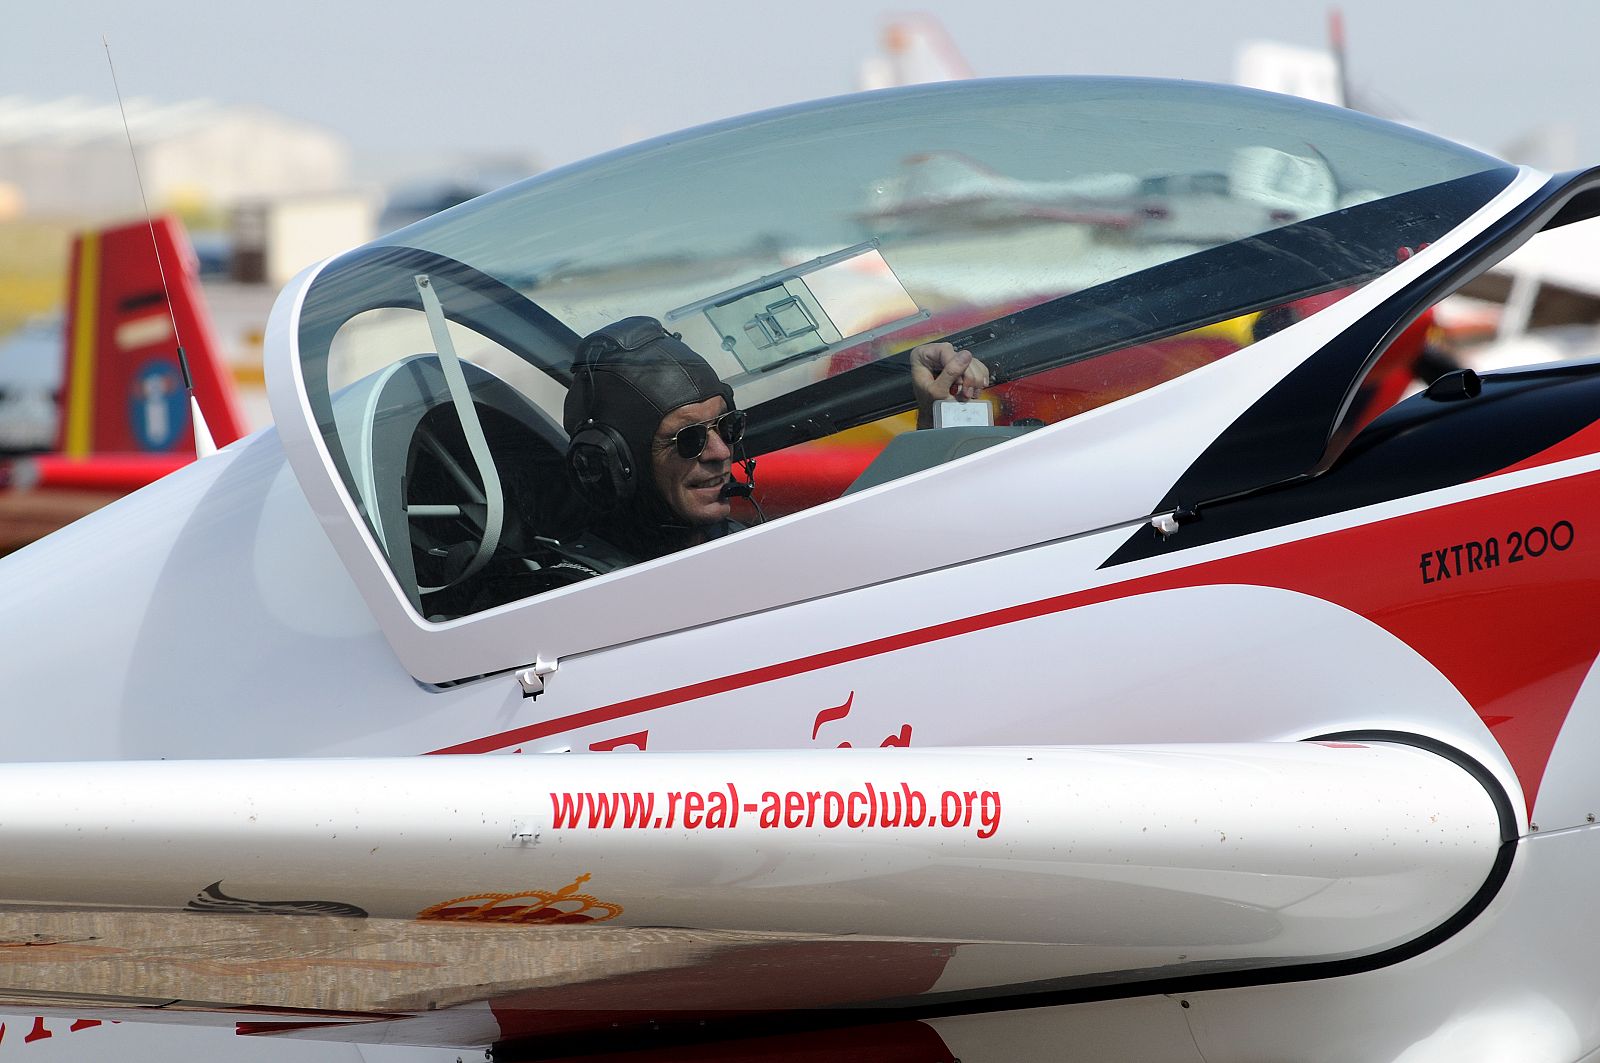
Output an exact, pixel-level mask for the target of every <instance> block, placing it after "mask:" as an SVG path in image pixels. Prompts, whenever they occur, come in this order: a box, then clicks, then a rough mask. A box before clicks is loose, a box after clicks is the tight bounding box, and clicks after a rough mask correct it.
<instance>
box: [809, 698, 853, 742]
mask: <svg viewBox="0 0 1600 1063" xmlns="http://www.w3.org/2000/svg"><path fill="white" fill-rule="evenodd" d="M855 700H856V692H855V691H854V690H852V691H850V696H849V697H847V698H845V699H844V704H843V705H835V706H833V707H832V708H831V709H823V710H822V711H821V712H819V713H817V718H816V720H815V722H813V723H812V724H811V740H812V741H813V742H815V741H816V740H817V732H818V731H820V730H822V725H823V724H825V723H833V722H834V721H835V720H842V719H844V718H845V717H846V716H848V715H850V703H851V702H853V701H855Z"/></svg>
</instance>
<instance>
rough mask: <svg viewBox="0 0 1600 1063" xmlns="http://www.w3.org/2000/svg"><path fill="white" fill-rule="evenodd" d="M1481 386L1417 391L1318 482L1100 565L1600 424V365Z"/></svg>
mask: <svg viewBox="0 0 1600 1063" xmlns="http://www.w3.org/2000/svg"><path fill="white" fill-rule="evenodd" d="M1597 353H1600V352H1597ZM1480 380H1481V384H1482V391H1481V392H1480V393H1479V394H1478V395H1477V396H1476V397H1473V398H1459V399H1454V400H1452V401H1444V402H1442V401H1439V400H1437V399H1431V398H1429V397H1428V396H1427V395H1426V394H1418V395H1413V396H1411V397H1410V398H1408V399H1406V400H1405V401H1404V402H1401V403H1398V404H1396V405H1395V406H1393V407H1392V408H1390V409H1389V410H1388V411H1386V412H1385V413H1383V414H1382V415H1381V416H1379V417H1378V419H1377V420H1375V421H1373V422H1372V424H1370V425H1368V426H1367V427H1366V429H1365V430H1364V431H1362V432H1361V434H1360V435H1358V436H1356V438H1355V440H1354V441H1353V442H1352V443H1351V444H1350V446H1349V448H1348V449H1346V450H1345V452H1344V454H1343V456H1342V457H1341V458H1340V459H1339V461H1338V463H1337V464H1335V465H1334V467H1333V468H1331V469H1329V470H1328V471H1327V472H1325V473H1323V474H1322V475H1321V476H1318V477H1316V478H1315V479H1309V480H1301V481H1297V482H1294V483H1290V484H1286V485H1283V486H1281V487H1279V488H1277V489H1275V490H1268V491H1262V492H1259V493H1256V494H1251V495H1245V496H1243V497H1241V498H1236V499H1234V500H1232V501H1228V502H1222V503H1218V504H1216V505H1212V506H1205V507H1202V508H1201V510H1200V519H1199V520H1198V521H1195V522H1194V523H1192V524H1188V525H1186V526H1185V527H1183V528H1182V529H1180V530H1179V531H1178V532H1177V533H1176V534H1175V535H1173V536H1172V537H1171V538H1167V539H1162V538H1160V537H1159V536H1158V535H1156V533H1155V532H1154V530H1152V529H1150V528H1148V527H1145V528H1141V529H1139V530H1138V531H1137V532H1135V533H1134V534H1133V535H1132V536H1131V537H1130V538H1129V539H1128V540H1127V541H1126V542H1125V543H1124V544H1123V545H1122V546H1121V547H1120V548H1118V550H1117V552H1116V553H1114V554H1112V555H1111V557H1110V559H1109V560H1107V561H1106V563H1105V565H1104V566H1103V567H1110V566H1113V565H1120V564H1124V563H1126V562H1129V561H1137V560H1141V559H1143V558H1146V557H1155V556H1159V555H1163V554H1170V553H1173V552H1175V551H1179V550H1187V549H1189V548H1190V547H1194V546H1203V545H1205V544H1207V543H1215V542H1221V541H1223V540H1225V539H1232V538H1234V537H1236V536H1240V535H1248V534H1249V533H1251V532H1257V531H1262V530H1265V529H1267V528H1278V527H1282V526H1284V525H1287V524H1295V523H1298V522H1300V521H1304V520H1310V519H1312V518H1314V517H1322V516H1326V515H1328V514H1330V513H1343V512H1345V511H1347V510H1352V509H1359V508H1361V507H1362V506H1370V505H1374V504H1376V503H1379V502H1388V501H1391V500H1393V499H1396V498H1404V497H1406V496H1407V495H1417V494H1422V493H1423V492H1425V491H1433V490H1437V489H1439V488H1443V487H1451V486H1454V485H1455V484H1461V483H1466V482H1467V481H1469V480H1476V479H1478V478H1480V477H1483V476H1488V475H1490V474H1491V473H1494V472H1497V471H1499V470H1500V469H1504V468H1506V467H1507V466H1510V465H1514V464H1516V463H1517V462H1519V461H1522V460H1523V459H1525V458H1529V457H1532V456H1533V455H1535V454H1538V453H1539V452H1540V451H1543V450H1546V449H1548V448H1549V447H1551V446H1554V445H1555V444H1557V443H1559V442H1561V441H1562V440H1563V439H1566V438H1567V437H1569V436H1571V435H1572V434H1573V433H1575V432H1578V431H1580V430H1582V429H1583V428H1586V427H1587V426H1588V425H1590V424H1591V423H1593V422H1594V421H1595V420H1596V418H1600V361H1594V362H1565V363H1560V364H1557V365H1552V366H1547V367H1542V368H1538V369H1529V370H1520V371H1518V372H1515V373H1498V374H1490V375H1486V376H1483V377H1481V378H1480Z"/></svg>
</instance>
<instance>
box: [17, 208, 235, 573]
mask: <svg viewBox="0 0 1600 1063" xmlns="http://www.w3.org/2000/svg"><path fill="white" fill-rule="evenodd" d="M64 321H65V322H66V324H65V325H62V324H61V323H60V322H57V321H55V320H53V319H44V320H41V321H38V322H34V323H32V324H30V325H28V326H25V327H24V328H23V329H22V330H21V331H20V333H19V334H18V335H17V336H14V337H12V339H11V340H9V341H8V343H7V344H6V346H5V347H3V348H0V380H3V381H4V383H3V385H0V428H3V431H4V435H3V436H0V553H4V552H6V551H8V550H13V549H16V548H17V547H19V546H22V545H23V544H25V543H29V542H32V541H33V540H35V539H37V538H39V537H40V536H42V535H45V534H47V533H49V532H52V531H55V530H56V529H57V528H60V527H62V526H63V525H65V524H67V523H69V522H71V521H73V520H76V519H78V518H79V517H81V516H83V515H84V514H86V513H90V512H93V511H94V510H96V509H99V508H100V507H101V506H104V505H105V504H106V503H108V502H110V501H112V500H113V499H116V498H120V497H122V496H123V495H125V494H127V493H129V492H130V491H134V490H137V489H138V488H141V487H144V486H146V485H147V484H150V483H153V482H154V481H155V480H157V479H159V478H161V477H162V476H165V475H167V474H168V473H170V472H172V471H173V470H174V469H177V468H179V467H180V466H182V465H185V464H188V463H189V462H191V461H193V460H194V456H195V433H194V426H193V421H192V414H191V409H190V405H189V389H188V388H187V387H186V385H185V380H187V379H189V378H190V377H191V376H192V378H193V383H194V393H195V398H196V400H197V402H198V404H199V408H200V409H201V410H202V416H203V418H204V420H205V424H206V426H207V428H208V429H209V431H210V433H211V436H212V441H213V442H220V443H222V444H224V445H225V444H227V443H231V442H233V441H234V440H236V439H238V438H240V437H241V436H243V435H245V434H246V422H245V418H244V416H243V413H242V411H241V408H240V405H239V402H238V399H237V397H236V396H235V393H234V389H233V380H232V377H231V376H230V375H229V373H228V370H227V367H226V365H225V364H224V362H223V359H222V357H221V354H220V352H219V350H218V347H217V343H216V340H215V338H214V335H213V329H212V327H211V322H210V318H209V316H208V314H207V312H206V307H205V300H204V299H203V297H202V296H201V294H200V286H199V279H198V275H197V264H196V258H195V254H194V250H193V248H192V247H191V246H190V244H189V241H188V238H187V237H186V236H185V235H184V232H183V227H182V224H181V223H180V222H179V221H178V220H177V219H176V218H174V217H172V216H170V215H161V216H159V217H155V218H151V219H148V220H147V219H140V220H139V221H136V222H131V223H126V224H121V225H113V226H107V227H104V228H101V229H96V230H90V231H85V232H82V233H79V234H78V235H77V236H76V237H74V239H73V244H72V255H71V264H70V266H69V274H68V296H67V307H66V312H65V314H64ZM174 335H177V336H178V337H181V339H182V342H183V347H184V355H183V358H182V359H180V357H179V355H178V352H177V348H176V345H175V343H174V340H173V337H174ZM184 361H187V368H185V366H184V365H183V364H182V363H183V362H184Z"/></svg>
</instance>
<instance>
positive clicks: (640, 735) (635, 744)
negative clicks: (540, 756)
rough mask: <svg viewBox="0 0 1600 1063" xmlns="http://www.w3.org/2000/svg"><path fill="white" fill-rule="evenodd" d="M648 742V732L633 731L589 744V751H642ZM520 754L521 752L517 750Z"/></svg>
mask: <svg viewBox="0 0 1600 1063" xmlns="http://www.w3.org/2000/svg"><path fill="white" fill-rule="evenodd" d="M649 741H650V732H649V731H635V732H634V733H633V734H631V735H622V736H621V737H618V738H607V739H605V740H604V741H600V742H590V743H589V749H590V750H591V751H593V752H596V753H609V752H611V751H612V750H613V749H638V750H643V749H644V748H645V745H646V743H648V742H649ZM517 752H518V753H521V752H522V750H520V749H519V750H517Z"/></svg>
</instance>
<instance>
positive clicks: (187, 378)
mask: <svg viewBox="0 0 1600 1063" xmlns="http://www.w3.org/2000/svg"><path fill="white" fill-rule="evenodd" d="M100 43H101V45H103V46H104V47H105V50H106V66H107V67H108V68H110V70H111V89H112V91H113V92H115V93H116V95H117V110H118V112H119V113H121V115H122V134H123V136H125V137H127V138H128V156H129V157H130V158H131V159H133V179H134V181H135V182H136V183H137V184H138V186H139V204H140V206H142V207H143V208H144V220H145V224H146V225H148V226H149V227H150V250H151V251H153V252H154V253H155V256H156V272H157V274H159V275H160V277H161V294H162V296H163V297H164V298H165V299H166V301H167V318H168V320H170V321H171V322H172V339H173V342H174V343H176V344H177V345H178V368H179V369H181V370H182V371H183V389H184V391H186V392H188V394H189V419H190V421H191V422H193V424H194V454H195V457H197V458H204V457H206V456H208V455H211V454H215V453H216V450H217V444H216V442H215V441H214V440H213V439H212V438H211V428H210V426H208V425H207V424H206V418H205V415H204V414H203V413H201V412H200V400H199V399H198V398H196V397H195V393H194V375H193V374H192V373H190V372H189V356H188V355H186V354H184V353H183V334H182V333H180V332H179V331H178V314H177V311H176V310H174V309H173V307H172V291H171V289H170V288H168V287H167V269H166V266H165V265H164V264H163V263H162V261H161V244H160V242H159V241H157V240H156V220H155V215H153V214H151V213H150V199H149V197H148V196H146V195H145V193H144V176H143V175H142V174H140V172H139V153H138V152H137V151H134V150H133V130H132V128H131V127H130V126H129V125H128V108H127V107H126V106H124V105H123V102H122V86H121V85H119V84H118V83H117V64H116V63H114V62H112V61H111V42H110V41H108V40H106V37H105V34H101V35H100Z"/></svg>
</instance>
